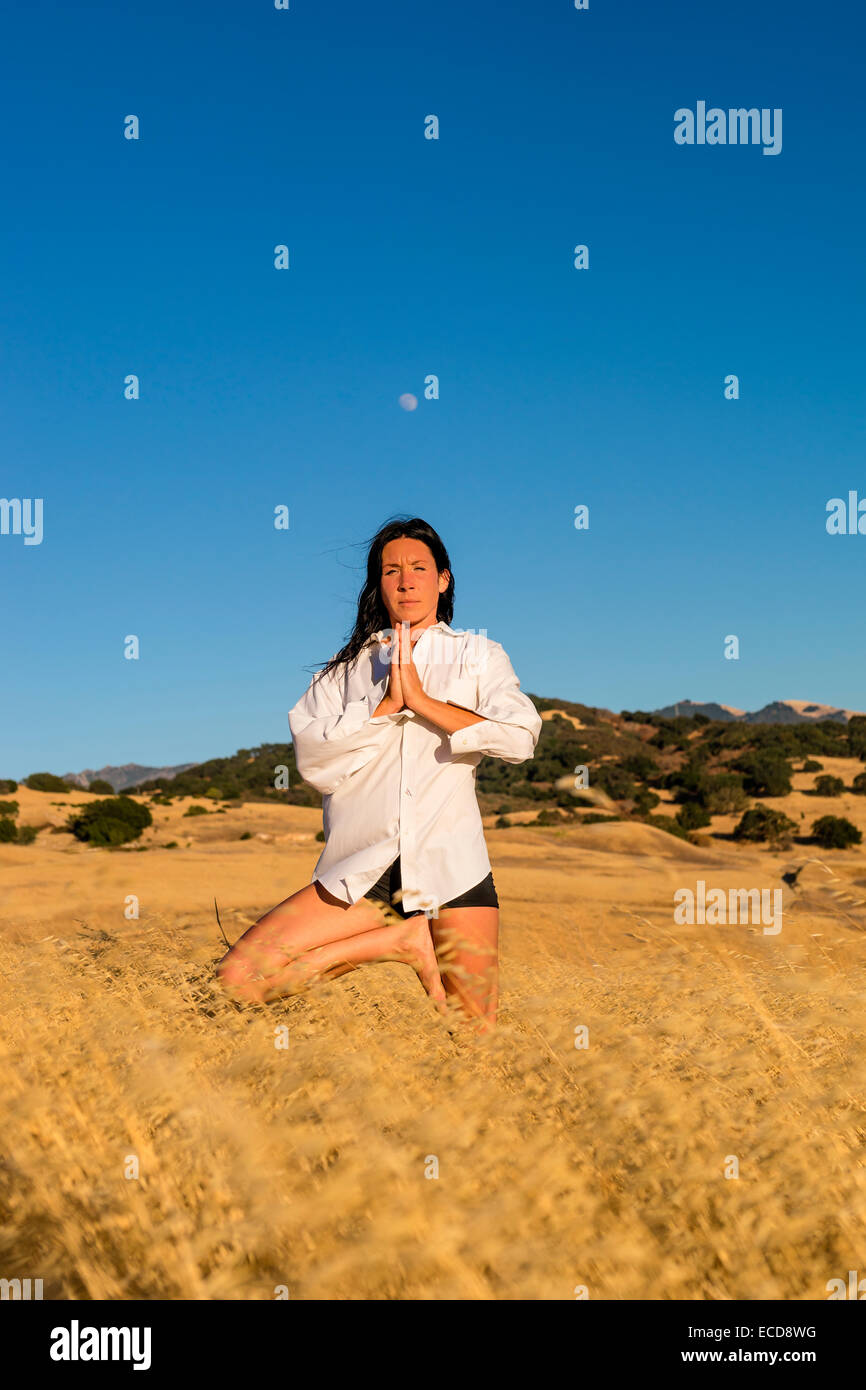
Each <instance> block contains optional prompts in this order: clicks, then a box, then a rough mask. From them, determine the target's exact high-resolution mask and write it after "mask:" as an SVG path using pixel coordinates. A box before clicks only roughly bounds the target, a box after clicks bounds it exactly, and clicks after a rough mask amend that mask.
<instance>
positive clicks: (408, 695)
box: [395, 623, 429, 714]
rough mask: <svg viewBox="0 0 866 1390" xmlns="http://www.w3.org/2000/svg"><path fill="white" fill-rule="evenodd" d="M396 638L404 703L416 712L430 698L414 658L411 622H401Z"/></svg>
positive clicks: (417, 712)
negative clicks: (410, 631) (410, 634)
mask: <svg viewBox="0 0 866 1390" xmlns="http://www.w3.org/2000/svg"><path fill="white" fill-rule="evenodd" d="M395 638H396V640H397V657H398V662H399V666H400V686H401V689H402V691H403V703H404V705H405V706H406V708H407V709H411V710H414V712H415V713H416V714H419V713H420V712H421V709H422V707H423V705H424V703H425V701H427V700H428V698H429V697H428V696H427V695H426V694H425V693H424V687H423V685H422V684H421V677H420V676H419V675H418V668H417V667H416V665H415V663H414V661H413V660H412V639H411V637H410V636H409V624H408V623H401V624H400V626H399V627H398V628H397V629H396V632H395Z"/></svg>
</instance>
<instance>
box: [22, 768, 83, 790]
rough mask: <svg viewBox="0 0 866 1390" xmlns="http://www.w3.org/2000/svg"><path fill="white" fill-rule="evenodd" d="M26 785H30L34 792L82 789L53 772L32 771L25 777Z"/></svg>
mask: <svg viewBox="0 0 866 1390" xmlns="http://www.w3.org/2000/svg"><path fill="white" fill-rule="evenodd" d="M24 785H25V787H29V788H30V790H31V791H32V792H71V791H80V790H81V788H80V787H70V786H69V784H68V783H67V782H64V780H63V778H62V777H55V776H54V773H53V772H31V774H30V776H29V777H25V778H24Z"/></svg>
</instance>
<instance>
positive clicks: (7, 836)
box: [0, 816, 18, 844]
mask: <svg viewBox="0 0 866 1390" xmlns="http://www.w3.org/2000/svg"><path fill="white" fill-rule="evenodd" d="M17 839H18V826H17V825H16V824H15V822H14V820H10V818H9V816H0V843H3V844H11V843H12V841H13V840H17Z"/></svg>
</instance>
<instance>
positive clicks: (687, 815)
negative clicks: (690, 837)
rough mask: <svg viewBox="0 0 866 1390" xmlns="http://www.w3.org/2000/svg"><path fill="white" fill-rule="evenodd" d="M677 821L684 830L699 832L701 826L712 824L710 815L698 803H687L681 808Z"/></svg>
mask: <svg viewBox="0 0 866 1390" xmlns="http://www.w3.org/2000/svg"><path fill="white" fill-rule="evenodd" d="M676 820H677V824H678V825H681V826H682V827H683V830H699V829H700V828H701V826H704V825H709V824H710V813H709V811H705V810H704V808H703V806H699V805H698V803H697V802H696V801H687V802H686V804H685V806H681V807H680V809H679V810H678V811H677V815H676Z"/></svg>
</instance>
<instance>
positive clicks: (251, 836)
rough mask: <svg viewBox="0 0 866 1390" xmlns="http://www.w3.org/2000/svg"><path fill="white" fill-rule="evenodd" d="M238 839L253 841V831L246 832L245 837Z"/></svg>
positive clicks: (241, 836)
mask: <svg viewBox="0 0 866 1390" xmlns="http://www.w3.org/2000/svg"><path fill="white" fill-rule="evenodd" d="M238 838H239V839H241V840H251V839H252V838H253V832H252V831H251V830H245V831H244V833H243V835H240V836H238Z"/></svg>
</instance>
